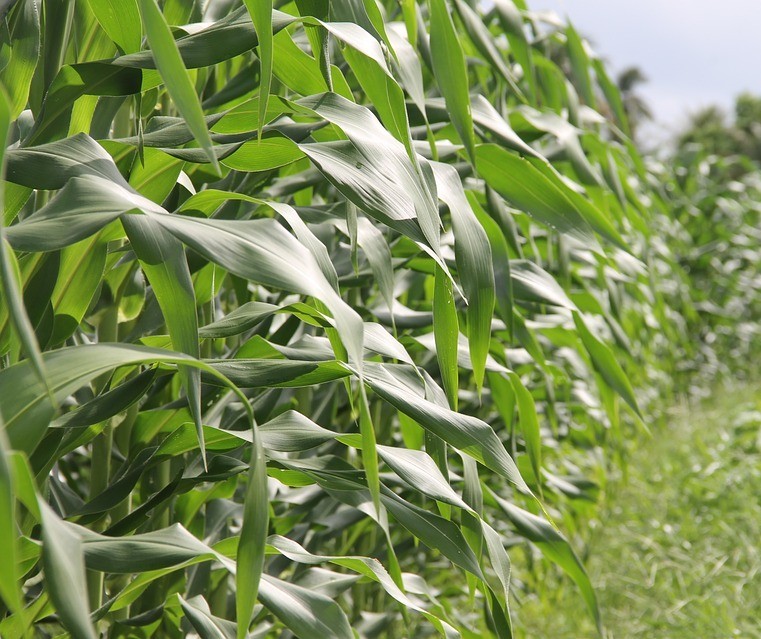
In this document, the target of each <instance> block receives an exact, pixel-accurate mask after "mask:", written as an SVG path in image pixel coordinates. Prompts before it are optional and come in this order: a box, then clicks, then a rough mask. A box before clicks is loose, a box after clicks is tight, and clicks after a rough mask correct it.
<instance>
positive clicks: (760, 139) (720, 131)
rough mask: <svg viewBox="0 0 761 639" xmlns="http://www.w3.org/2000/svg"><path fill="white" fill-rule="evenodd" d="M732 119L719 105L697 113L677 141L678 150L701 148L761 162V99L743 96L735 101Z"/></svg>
mask: <svg viewBox="0 0 761 639" xmlns="http://www.w3.org/2000/svg"><path fill="white" fill-rule="evenodd" d="M733 116H734V117H733V119H732V120H730V118H729V116H728V114H727V113H725V112H724V110H723V109H721V108H720V107H718V106H708V107H704V108H702V109H700V110H699V111H696V112H694V113H693V114H691V115H690V117H689V119H688V123H687V126H686V127H685V128H684V130H683V131H682V133H680V134H679V136H678V138H677V148H678V149H679V150H686V149H687V148H688V147H693V146H698V147H700V148H701V149H702V150H703V151H705V152H707V153H710V154H713V155H719V156H722V157H728V156H731V155H744V156H747V157H749V158H750V159H752V160H755V161H756V162H761V97H759V96H755V95H752V94H750V93H743V94H741V95H739V96H738V97H737V99H736V100H735V107H734V113H733Z"/></svg>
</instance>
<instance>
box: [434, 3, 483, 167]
mask: <svg viewBox="0 0 761 639" xmlns="http://www.w3.org/2000/svg"><path fill="white" fill-rule="evenodd" d="M430 6H431V61H432V62H433V71H434V73H435V75H436V80H437V81H438V83H439V86H440V87H441V93H442V94H443V95H444V98H445V99H446V102H447V108H448V109H449V112H450V113H451V114H452V121H453V123H454V125H455V128H456V129H457V133H458V135H459V136H460V139H461V140H462V143H463V144H464V145H465V149H466V151H467V153H468V157H469V158H470V161H471V162H473V163H474V164H475V162H476V154H475V146H476V141H475V134H474V133H473V116H472V114H471V110H470V95H469V91H468V69H467V66H466V63H465V55H464V53H463V51H462V46H461V45H460V41H459V39H458V37H457V32H456V31H455V28H454V24H453V22H452V16H451V14H450V11H449V7H448V6H447V3H446V0H430Z"/></svg>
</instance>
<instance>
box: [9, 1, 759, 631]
mask: <svg viewBox="0 0 761 639" xmlns="http://www.w3.org/2000/svg"><path fill="white" fill-rule="evenodd" d="M0 13H2V17H3V23H2V24H3V31H2V34H1V35H0V38H1V39H2V46H1V47H0V84H2V88H3V89H4V90H3V91H2V95H1V96H0V132H2V135H3V136H5V138H6V144H3V145H2V147H3V148H4V156H3V159H2V162H3V175H4V182H3V186H2V203H3V224H2V225H0V269H1V270H0V279H1V281H2V295H1V297H0V419H1V421H2V424H1V426H2V427H1V428H0V636H2V637H3V638H6V637H7V638H9V639H11V638H22V637H66V636H70V637H73V638H75V639H93V638H95V637H108V638H111V639H116V638H125V639H126V638H147V637H170V638H171V637H184V636H198V637H201V638H203V639H208V638H213V639H244V638H266V637H283V638H285V637H292V636H295V637H300V638H302V639H311V638H327V637H331V638H333V637H335V638H338V639H351V638H353V637H361V638H368V639H370V638H373V637H433V636H443V637H447V638H449V637H463V638H478V637H499V638H505V637H512V636H513V635H514V623H513V621H512V620H511V608H513V609H520V603H519V602H520V599H521V597H522V596H524V595H525V594H526V593H530V592H537V591H541V589H542V577H541V575H542V574H543V571H546V570H547V569H551V570H555V571H558V572H560V573H562V574H564V575H565V579H566V580H567V581H568V583H569V584H571V585H572V587H573V588H575V590H576V592H577V596H578V602H579V604H578V605H579V614H587V615H589V617H590V619H591V620H592V622H593V623H594V624H595V625H596V626H597V627H598V629H600V632H602V625H603V620H602V617H601V614H600V611H599V609H598V605H597V600H596V594H595V591H594V589H593V587H592V584H591V582H590V579H589V578H588V576H587V573H586V571H585V568H584V566H583V563H582V561H581V558H580V557H581V555H580V553H579V552H578V549H577V548H576V546H575V544H574V538H573V537H574V530H575V528H576V522H577V520H578V518H579V517H582V516H584V514H585V513H588V512H589V511H590V510H593V509H594V507H595V502H596V500H597V497H598V495H599V493H600V491H601V490H603V489H604V486H605V482H606V477H607V474H608V472H609V470H610V469H611V468H612V467H618V466H620V465H622V464H625V458H626V445H625V444H626V442H627V440H629V439H631V438H632V437H636V436H638V434H639V433H641V432H643V431H647V430H649V429H650V428H651V427H653V424H654V423H655V422H656V421H657V414H658V411H657V407H658V405H659V402H660V401H662V400H663V398H665V397H668V396H669V395H670V394H671V393H672V391H673V390H674V389H675V387H676V385H677V382H676V381H674V380H677V379H680V378H681V377H682V376H686V375H688V373H689V369H690V366H691V364H690V362H695V361H708V362H713V363H714V365H715V366H714V367H718V368H720V366H719V365H718V364H717V363H716V362H717V356H716V354H715V352H714V351H713V350H712V347H711V346H710V344H713V343H714V342H713V339H711V340H709V341H708V342H705V341H700V339H699V337H698V334H700V333H701V331H702V332H703V333H709V332H710V333H711V334H712V335H715V333H716V331H718V332H719V333H721V322H720V321H718V320H717V322H716V323H714V324H710V323H706V321H705V318H704V315H705V314H706V313H709V314H711V312H712V309H711V308H708V306H707V305H710V303H717V300H719V299H724V300H725V302H726V300H727V299H728V297H730V296H733V295H735V293H736V291H737V290H738V289H742V290H743V291H745V293H746V294H747V295H750V294H751V291H752V292H753V293H754V292H755V291H754V289H753V287H750V288H749V286H748V282H749V281H751V280H752V278H753V277H754V276H753V274H752V269H750V268H749V269H747V270H746V271H737V270H736V269H729V270H727V272H726V273H725V278H724V279H723V280H722V281H721V282H720V283H718V284H717V285H716V286H719V287H722V289H721V291H718V292H716V291H714V292H713V293H711V294H706V295H707V298H701V299H697V300H694V299H693V298H692V293H691V291H690V289H689V278H688V275H687V274H686V273H687V271H686V270H685V263H684V260H686V259H688V258H689V260H691V261H690V264H691V265H692V269H691V273H690V276H689V277H695V273H696V272H703V273H708V272H709V271H710V270H711V269H714V268H715V267H716V265H715V264H713V263H710V262H709V261H708V259H709V257H708V253H707V252H705V251H703V252H701V251H700V246H702V245H704V244H705V243H706V242H709V241H710V242H712V241H715V240H717V238H715V237H712V238H705V237H700V236H699V233H698V231H695V232H693V233H691V231H690V230H689V229H690V219H692V218H694V217H695V215H696V214H695V207H696V206H700V205H701V202H702V203H703V204H705V205H706V206H713V205H714V204H715V202H716V199H717V197H719V196H717V195H716V194H715V193H712V192H710V189H711V188H712V187H710V186H707V183H706V182H705V180H708V178H707V177H706V176H705V171H703V173H701V171H700V170H699V169H698V168H696V169H694V170H693V169H690V170H689V176H690V177H689V178H685V177H684V176H680V175H678V174H676V173H673V172H672V171H671V170H670V167H664V166H658V165H657V164H655V163H653V162H652V161H650V160H648V159H643V157H642V156H641V155H640V154H639V152H638V150H637V148H636V146H635V145H634V143H633V142H632V141H631V140H630V129H629V124H628V122H627V114H626V111H625V109H624V104H623V102H622V99H621V96H620V94H619V92H618V90H617V88H616V85H615V84H614V82H613V81H612V80H611V79H610V77H609V75H608V73H607V71H606V65H605V64H604V62H603V61H602V60H601V58H599V57H598V56H597V55H596V54H595V53H594V52H593V51H592V50H591V48H590V47H589V45H588V43H587V42H586V41H585V40H584V39H583V38H582V37H581V36H580V35H579V34H578V33H577V31H576V30H575V29H574V28H573V26H571V25H569V24H565V23H560V22H556V21H554V20H553V19H551V18H550V17H548V16H546V15H545V14H541V15H539V14H535V13H532V11H531V9H530V7H527V6H525V5H524V3H523V0H497V1H495V2H494V3H493V4H489V5H488V7H487V6H486V5H483V6H482V5H480V4H479V3H477V2H471V1H468V0H421V1H418V2H416V1H414V0H399V1H395V0H362V1H360V0H332V1H330V2H328V0H295V1H291V2H283V1H279V2H272V1H271V0H270V1H267V0H245V2H241V1H240V0H208V1H206V2H201V1H200V0H163V2H160V3H158V2H157V0H15V1H14V0H6V1H5V2H0ZM700 161H701V160H700V158H697V159H695V160H694V164H695V165H696V166H697V164H699V162H700ZM703 161H705V160H703ZM727 170H729V169H727ZM701 175H702V176H703V177H702V178H701V177H700V176H701ZM701 180H703V182H701ZM746 187H747V188H748V189H750V188H751V187H753V188H757V187H758V182H753V183H752V181H750V180H746ZM744 188H745V187H744ZM700 198H702V200H701V199H700ZM748 198H749V199H750V200H752V199H753V198H752V196H748ZM708 200H710V202H709V201H708ZM696 202H697V204H696ZM738 206H741V205H740V204H731V203H728V202H727V201H724V205H723V208H720V211H721V212H723V214H724V215H725V216H726V218H727V219H733V220H735V222H736V224H735V227H731V226H730V225H728V224H725V223H724V222H717V225H718V226H719V227H721V228H724V229H725V230H726V238H727V241H728V244H725V246H724V248H725V250H727V251H729V252H731V251H732V250H734V249H733V245H732V241H733V238H736V237H737V234H738V233H740V231H739V230H737V229H739V228H740V226H741V225H742V224H743V223H745V222H747V220H745V221H744V220H743V218H742V213H737V211H735V208H736V207H738ZM674 211H676V213H674ZM755 215H756V216H757V212H756V213H755ZM738 216H739V217H738ZM755 233H756V235H757V231H755ZM741 245H742V242H739V243H738V247H737V249H736V250H738V251H740V250H745V248H746V247H745V246H741ZM675 247H677V248H675ZM677 252H679V254H678V255H677ZM680 256H681V257H680ZM682 258H684V259H682ZM746 258H747V256H746ZM748 264H750V262H748ZM701 269H702V270H701ZM743 275H744V276H745V279H743ZM720 295H724V296H725V297H724V298H720ZM725 302H718V303H719V304H722V305H723V304H724V303H725ZM737 303H738V304H741V305H742V307H743V308H750V305H749V304H748V303H747V301H746V302H743V301H738V302H737ZM749 321H750V320H749ZM690 336H692V339H691V338H690ZM730 338H731V339H734V337H733V336H730V337H728V338H727V339H728V340H730ZM750 339H752V337H747V336H746V339H745V342H743V344H745V345H746V346H747V342H748V340H750ZM730 341H731V340H730ZM741 341H742V340H741ZM743 344H736V343H735V342H732V344H730V345H728V346H727V349H735V350H738V349H739V352H741V353H746V354H747V353H748V349H747V348H746V349H745V350H743ZM511 562H512V563H511ZM513 565H514V567H515V568H514V570H513ZM548 566H549V567H550V568H548ZM513 572H514V573H515V574H513Z"/></svg>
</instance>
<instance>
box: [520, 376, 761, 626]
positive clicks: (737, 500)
mask: <svg viewBox="0 0 761 639" xmlns="http://www.w3.org/2000/svg"><path fill="white" fill-rule="evenodd" d="M760 425H761V393H760V392H759V390H758V386H747V387H740V388H734V389H727V388H723V389H720V390H719V391H717V392H715V393H714V394H713V395H712V396H711V397H709V398H707V399H704V400H702V401H700V402H695V403H692V404H689V405H687V404H685V405H682V406H678V407H676V408H674V409H673V410H672V411H670V412H669V420H668V424H667V426H666V427H664V428H662V429H660V430H657V431H656V432H655V434H654V437H653V439H652V440H650V441H649V442H645V443H644V444H643V445H641V446H640V447H639V448H638V449H637V450H636V451H635V452H634V453H633V455H632V457H631V459H630V460H629V466H628V468H629V477H628V479H627V480H626V481H622V480H617V481H615V482H613V483H612V484H611V485H610V486H609V487H608V493H607V496H606V498H605V504H604V506H603V508H602V509H601V510H600V514H599V519H595V520H592V521H591V522H590V523H589V528H588V530H587V533H586V534H587V537H588V552H589V559H588V560H587V567H588V569H589V572H590V576H591V577H592V580H593V582H594V584H595V586H596V588H597V592H598V595H599V597H600V607H601V609H602V614H603V619H604V622H605V625H606V637H609V638H616V639H636V638H639V637H642V638H645V637H647V638H648V639H658V638H663V639H680V638H682V637H684V638H687V637H700V638H701V639H725V638H728V637H743V638H753V637H761V628H759V624H758V610H759V608H761V549H760V548H759V543H758V541H759V538H761V503H760V502H759V494H761V436H759V426H760ZM545 592H547V593H553V592H554V593H556V594H557V596H556V598H554V599H553V600H552V601H547V600H538V599H536V598H534V599H533V600H528V599H527V600H526V601H524V602H523V605H522V606H520V607H519V608H518V610H519V613H518V614H519V616H520V618H519V619H518V622H519V625H520V626H521V627H522V632H521V635H522V636H525V637H555V638H557V639H563V638H568V639H571V638H573V639H584V638H586V637H594V636H595V634H594V632H593V630H592V628H591V627H590V625H589V624H588V623H587V621H586V619H584V617H583V615H580V614H579V607H580V602H579V598H578V595H577V594H576V593H574V592H572V591H571V590H570V589H565V590H564V591H562V594H561V591H560V590H558V589H556V588H552V587H548V588H547V590H546V591H545Z"/></svg>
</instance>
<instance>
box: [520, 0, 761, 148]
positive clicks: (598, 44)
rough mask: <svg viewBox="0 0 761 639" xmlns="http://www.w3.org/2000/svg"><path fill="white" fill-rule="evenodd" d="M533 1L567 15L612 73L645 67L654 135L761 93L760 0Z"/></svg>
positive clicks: (541, 7)
mask: <svg viewBox="0 0 761 639" xmlns="http://www.w3.org/2000/svg"><path fill="white" fill-rule="evenodd" d="M529 8H530V9H531V10H534V11H539V10H553V11H555V12H557V13H558V14H559V15H560V16H561V17H566V16H567V17H568V18H570V20H571V22H573V24H574V26H575V27H576V29H577V30H578V31H579V32H580V33H582V34H583V35H585V36H586V37H587V38H588V39H589V40H590V42H591V43H592V47H593V49H594V50H595V51H596V52H597V53H598V54H600V55H601V56H602V57H604V58H605V59H606V60H607V61H608V64H609V68H610V69H611V70H612V71H613V73H617V72H618V71H620V70H622V69H624V68H626V67H627V66H631V65H637V66H639V67H640V68H641V69H642V70H643V71H644V73H645V75H646V76H647V77H648V80H649V82H648V83H647V84H645V85H642V87H641V90H640V93H641V95H642V96H643V97H644V98H645V99H646V101H647V102H648V104H649V105H650V107H651V109H652V111H653V112H654V114H655V117H656V121H657V122H656V124H654V125H651V126H650V127H649V129H648V130H647V132H645V131H643V133H646V134H647V137H648V138H650V139H651V140H658V139H663V140H665V139H667V138H668V137H669V133H672V134H673V131H674V130H675V129H678V128H679V126H680V124H682V123H684V122H685V120H686V114H688V113H690V112H694V111H696V110H698V109H699V108H701V107H703V106H708V105H711V104H718V105H720V106H722V107H723V108H724V109H725V110H726V111H731V108H732V105H733V104H734V98H735V96H736V95H737V94H739V93H741V92H743V91H751V92H753V93H756V94H761V0H529Z"/></svg>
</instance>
